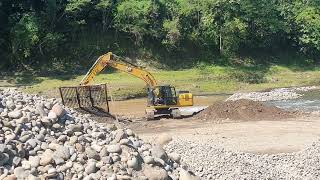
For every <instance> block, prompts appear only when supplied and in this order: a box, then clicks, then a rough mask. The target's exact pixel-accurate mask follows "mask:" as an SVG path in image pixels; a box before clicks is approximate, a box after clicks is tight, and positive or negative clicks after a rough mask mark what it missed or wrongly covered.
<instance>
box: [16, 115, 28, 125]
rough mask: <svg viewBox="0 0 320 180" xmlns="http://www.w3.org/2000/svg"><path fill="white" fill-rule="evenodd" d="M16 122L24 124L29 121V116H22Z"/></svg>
mask: <svg viewBox="0 0 320 180" xmlns="http://www.w3.org/2000/svg"><path fill="white" fill-rule="evenodd" d="M16 122H17V123H18V124H24V123H26V122H28V118H27V117H21V118H19V119H18V120H16Z"/></svg>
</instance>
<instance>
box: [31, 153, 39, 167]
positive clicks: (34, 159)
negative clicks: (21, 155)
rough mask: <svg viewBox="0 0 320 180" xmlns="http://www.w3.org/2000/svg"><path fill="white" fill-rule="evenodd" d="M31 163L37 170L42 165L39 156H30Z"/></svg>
mask: <svg viewBox="0 0 320 180" xmlns="http://www.w3.org/2000/svg"><path fill="white" fill-rule="evenodd" d="M29 163H30V165H31V167H34V168H37V167H38V166H39V164H40V157H39V156H29Z"/></svg>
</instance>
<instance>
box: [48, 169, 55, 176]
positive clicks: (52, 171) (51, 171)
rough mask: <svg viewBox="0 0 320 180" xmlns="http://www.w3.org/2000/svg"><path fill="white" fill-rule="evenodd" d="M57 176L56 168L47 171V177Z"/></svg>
mask: <svg viewBox="0 0 320 180" xmlns="http://www.w3.org/2000/svg"><path fill="white" fill-rule="evenodd" d="M56 174H57V169H56V168H50V169H49V170H48V175H49V176H52V175H56Z"/></svg>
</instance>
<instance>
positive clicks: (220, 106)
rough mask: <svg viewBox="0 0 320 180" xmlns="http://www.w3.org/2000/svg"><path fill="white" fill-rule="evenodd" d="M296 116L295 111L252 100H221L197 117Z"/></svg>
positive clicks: (248, 117) (271, 117)
mask: <svg viewBox="0 0 320 180" xmlns="http://www.w3.org/2000/svg"><path fill="white" fill-rule="evenodd" d="M295 116H296V113H295V112H290V111H285V110H283V109H280V108H277V107H275V106H269V105H266V104H263V103H261V102H256V101H252V100H246V99H241V100H236V101H226V102H219V103H215V104H213V105H211V106H209V107H208V108H207V109H205V110H203V111H202V112H200V113H199V114H198V115H197V116H196V118H199V119H204V120H217V119H231V120H277V119H287V118H293V117H295Z"/></svg>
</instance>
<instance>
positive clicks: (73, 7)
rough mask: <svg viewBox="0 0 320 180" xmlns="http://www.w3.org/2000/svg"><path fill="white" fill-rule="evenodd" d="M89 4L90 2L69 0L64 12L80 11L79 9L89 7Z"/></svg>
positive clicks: (88, 0) (87, 0) (86, 0)
mask: <svg viewBox="0 0 320 180" xmlns="http://www.w3.org/2000/svg"><path fill="white" fill-rule="evenodd" d="M90 2H91V1H90V0H70V1H68V4H67V6H66V9H65V11H66V12H69V13H74V12H78V11H81V9H82V8H83V7H85V6H87V5H89V3H90Z"/></svg>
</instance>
